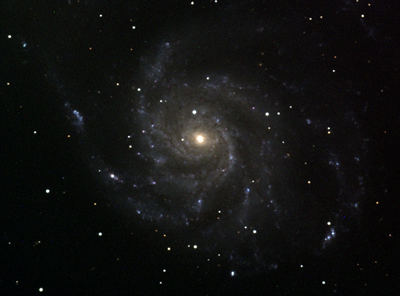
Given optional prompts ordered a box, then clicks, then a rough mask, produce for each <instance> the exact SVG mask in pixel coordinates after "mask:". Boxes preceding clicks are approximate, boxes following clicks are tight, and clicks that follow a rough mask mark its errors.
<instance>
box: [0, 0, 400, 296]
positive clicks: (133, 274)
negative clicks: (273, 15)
mask: <svg viewBox="0 0 400 296" xmlns="http://www.w3.org/2000/svg"><path fill="white" fill-rule="evenodd" d="M309 2H310V3H311V1H309ZM318 3H319V4H320V5H326V6H325V7H323V10H324V11H326V12H331V13H332V15H335V13H336V14H337V11H338V10H340V9H341V8H342V7H343V6H345V5H344V4H343V3H344V2H340V1H335V2H334V3H333V4H332V3H330V4H326V3H325V4H322V3H321V2H318ZM50 5H51V4H50ZM54 5H55V6H57V5H56V4H54ZM106 5H119V2H116V3H115V4H104V2H102V1H101V2H99V4H98V5H97V4H91V5H90V6H89V7H90V9H88V10H89V13H88V14H90V10H91V9H99V11H104V9H105V7H104V6H106ZM2 6H3V7H2V12H0V15H1V17H0V27H1V28H0V33H1V35H0V52H1V54H2V56H1V58H0V99H1V106H2V107H1V109H0V118H1V128H0V130H1V143H0V163H1V168H2V172H1V182H0V184H1V186H0V194H1V196H0V211H1V212H0V293H1V294H2V295H13V294H22V295H33V294H35V293H39V292H38V289H39V288H40V287H44V292H43V293H46V292H47V293H51V292H52V291H53V292H54V291H63V292H66V293H74V294H77V295H79V294H86V295H94V294H120V295H124V294H130V295H133V294H135V295H156V294H157V295H165V294H167V293H168V292H169V291H175V292H176V293H177V294H178V295H180V294H181V293H182V294H186V292H193V293H194V294H196V293H199V295H207V294H209V295H215V294H221V293H231V295H234V293H237V292H238V291H241V292H242V293H240V294H239V295H246V294H245V293H248V295H254V294H256V293H257V292H266V291H268V292H271V294H273V293H275V294H273V295H306V294H304V293H305V292H308V293H309V294H308V295H334V294H339V295H398V293H399V292H400V287H399V286H400V270H399V268H400V266H399V265H400V264H399V255H398V254H399V250H400V245H399V243H398V235H399V234H400V231H399V219H398V216H399V214H400V211H399V195H398V194H399V189H398V188H399V186H400V181H399V166H398V165H399V161H398V160H399V156H398V151H399V149H398V145H399V143H400V140H399V139H400V138H399V127H400V124H399V123H400V122H399V114H400V113H399V111H400V110H399V106H400V96H399V95H400V91H399V86H400V80H399V61H400V59H399V49H400V47H399V36H398V29H397V27H398V20H397V17H396V14H397V15H398V13H397V12H398V11H399V10H398V4H395V1H383V2H381V3H376V5H375V3H373V6H372V7H373V9H371V11H370V12H369V13H368V14H367V15H368V18H369V20H368V22H369V24H370V26H369V28H367V29H366V30H372V29H375V30H376V33H374V37H370V38H367V37H364V38H358V36H360V35H362V36H365V35H366V33H365V32H361V31H360V30H362V26H360V25H359V22H358V20H357V19H356V18H353V17H352V15H351V14H352V13H356V12H357V11H355V10H351V9H350V11H349V14H348V15H346V14H340V15H339V16H338V17H337V18H334V20H335V21H334V22H331V28H329V29H328V31H326V32H323V34H326V35H327V36H328V35H329V34H340V35H342V36H343V44H349V42H347V41H346V39H350V40H354V39H358V40H359V41H358V44H357V45H354V48H351V47H350V48H349V47H340V46H336V48H338V49H340V50H341V51H342V52H339V53H338V55H340V56H342V57H344V58H343V59H342V60H341V61H340V62H339V64H338V65H337V66H336V67H337V69H340V68H341V67H342V68H343V69H346V67H348V65H350V64H351V65H352V67H351V69H353V70H354V69H358V71H360V72H361V73H362V75H365V85H364V87H363V88H362V91H363V92H366V93H369V94H367V95H363V96H362V101H360V102H357V101H355V102H352V104H354V110H356V112H358V114H357V116H358V118H359V119H360V124H361V125H362V126H363V128H362V133H364V134H365V137H366V138H369V139H370V142H369V144H368V145H369V160H368V163H367V164H366V165H368V166H369V175H368V176H367V180H368V184H367V192H368V194H367V195H366V197H365V198H366V200H365V201H364V203H363V205H362V218H361V227H360V232H359V233H357V234H356V235H355V237H353V239H350V240H347V241H344V242H343V243H345V244H346V243H347V244H349V245H350V247H351V250H353V252H352V253H351V254H348V257H345V258H336V257H335V252H334V250H333V251H332V252H328V253H327V254H326V255H325V257H323V259H326V260H327V261H328V262H336V261H339V262H340V264H339V266H340V267H341V268H340V269H338V270H339V271H340V272H343V271H344V270H345V272H343V274H341V275H338V278H339V279H340V280H339V282H340V284H341V285H342V286H344V287H346V288H345V289H338V291H337V293H334V292H333V290H332V289H324V288H323V287H321V286H320V285H318V284H319V283H317V279H318V275H319V274H323V273H325V272H326V270H319V264H318V262H315V261H313V259H312V258H310V259H308V260H309V261H310V264H311V265H312V266H314V269H312V270H311V271H309V272H308V274H307V275H304V274H303V273H301V271H299V270H290V267H288V268H285V267H284V266H283V267H282V268H280V270H279V271H277V272H275V273H273V274H272V275H271V274H261V275H259V276H255V277H252V278H250V279H248V278H238V279H236V280H235V281H234V282H232V281H231V280H229V279H227V278H226V277H225V275H223V272H220V273H219V272H215V271H214V273H213V271H212V270H209V274H207V275H205V274H203V273H201V272H200V271H199V270H201V268H196V267H195V266H198V265H199V264H198V262H199V261H200V260H198V259H199V258H196V257H185V256H182V257H181V258H178V257H169V256H166V255H161V254H163V253H162V252H161V249H164V245H163V244H162V243H161V241H159V238H158V237H157V236H156V235H153V236H152V235H149V234H148V232H146V231H145V229H143V228H142V227H140V224H136V225H135V223H134V221H127V219H126V217H125V216H124V215H121V212H120V210H118V209H114V208H112V207H110V206H109V204H108V203H107V202H102V203H99V205H98V206H97V207H96V209H95V210H94V209H93V206H92V204H93V203H94V202H98V201H99V200H106V198H105V196H104V190H105V189H104V188H102V187H101V185H100V186H99V183H98V181H97V180H96V179H95V178H94V176H92V173H91V170H90V168H89V163H88V161H87V160H86V159H85V157H84V155H82V154H80V151H81V149H83V145H82V143H80V141H81V140H80V138H79V137H78V135H77V134H76V131H75V129H74V127H73V126H72V125H71V124H70V123H69V121H68V120H67V118H66V112H65V109H64V108H63V98H62V94H60V91H59V90H57V88H56V86H55V85H54V84H52V83H51V81H53V80H52V77H46V75H49V73H48V71H47V68H48V67H47V66H48V65H47V64H46V62H47V58H46V55H45V54H44V55H43V54H42V53H40V52H41V49H40V48H39V47H40V43H41V42H42V41H41V38H47V35H46V31H45V28H46V26H49V25H51V24H52V23H53V22H52V21H50V22H48V21H44V16H42V15H41V13H43V14H44V12H43V11H45V10H46V9H51V8H49V7H48V8H43V7H44V4H43V3H42V2H41V1H32V2H30V1H29V2H28V1H27V2H23V1H15V2H14V1H8V2H7V3H5V4H3V5H2ZM99 6H103V7H99ZM297 6H299V7H300V8H301V10H302V11H305V12H309V13H310V14H313V10H318V9H321V8H320V7H315V6H314V5H311V4H310V5H308V4H307V3H306V2H303V1H302V2H301V4H297ZM11 7H12V8H11ZM308 7H310V8H308ZM150 9H152V13H151V16H150V17H149V15H148V14H146V13H145V12H144V13H143V18H144V19H143V20H140V21H138V23H140V22H150V23H151V25H148V26H146V28H151V27H154V28H160V27H165V26H166V25H171V26H173V23H174V22H177V23H178V22H185V21H189V20H190V18H191V16H190V15H189V16H188V15H187V14H186V12H185V6H184V5H182V4H180V3H179V2H177V3H176V2H174V5H156V4H154V3H149V10H150ZM32 10H37V12H38V13H37V17H38V22H37V26H36V27H32V26H30V23H31V22H30V21H26V17H27V16H29V15H31V11H32ZM113 11H118V10H117V9H115V10H113ZM72 12H73V11H72ZM202 13H205V11H204V10H199V11H194V12H192V14H194V15H196V16H198V15H199V14H202ZM127 14H128V13H127ZM55 18H56V16H55ZM115 19H118V16H116V17H115ZM122 19H123V18H122V17H121V22H122ZM82 22H84V21H82ZM54 23H58V21H57V20H54ZM114 25H115V26H118V24H114ZM77 27H79V20H77ZM360 27H361V29H360ZM42 30H43V31H42ZM349 30H350V31H351V33H349ZM38 31H40V32H41V33H40V34H38ZM51 31H53V30H51ZM54 31H57V30H54ZM59 32H61V33H65V34H68V32H62V31H61V29H60V31H59ZM75 33H76V32H75ZM124 33H125V32H123V31H121V35H120V36H110V35H106V36H107V39H108V42H110V43H113V44H116V43H118V42H121V44H123V43H124V42H125V41H126V40H124V35H125V34H124ZM8 34H11V35H12V36H13V38H11V39H8V38H7V35H8ZM142 34H143V36H142V38H143V39H146V38H148V37H149V36H151V35H155V34H156V32H152V31H151V30H150V29H148V31H145V32H143V33H142ZM371 34H372V33H371ZM125 38H127V37H125ZM333 38H334V39H335V40H338V39H337V38H336V37H333ZM23 40H24V42H26V43H27V45H28V46H27V48H23V47H22V46H21V42H23ZM88 42H89V41H88ZM38 46H39V47H38ZM55 46H56V45H55ZM138 46H144V45H143V44H141V43H140V42H139V41H138ZM32 47H33V48H32ZM116 47H118V46H116ZM360 48H364V50H363V51H362V52H361V53H360V51H359V49H360ZM360 54H362V55H365V57H366V58H365V59H370V60H371V64H370V65H368V66H367V65H365V63H361V61H363V62H364V61H365V59H364V58H360ZM82 59H85V57H82ZM113 59H115V61H118V62H121V63H122V62H129V61H127V60H126V59H127V58H125V57H124V56H122V55H121V56H119V55H118V54H117V55H116V56H114V57H113ZM357 63H359V65H357ZM99 67H100V68H101V65H99ZM104 70H105V72H106V70H107V69H104ZM126 74H127V75H128V74H129V73H126ZM350 74H351V73H349V75H350ZM66 75H68V74H66ZM121 75H123V74H121ZM88 79H89V80H90V79H91V78H90V77H88ZM7 83H9V85H7ZM381 90H383V92H381ZM62 92H63V90H61V93H62ZM366 106H367V107H366ZM364 109H365V110H366V111H364ZM33 131H37V134H34V133H33ZM66 135H71V137H70V138H68V137H66ZM47 188H50V189H51V192H50V193H49V194H46V193H45V190H46V189H47ZM99 196H100V198H99ZM376 201H379V205H377V204H376ZM121 211H122V210H121ZM98 229H102V231H103V232H104V233H107V234H108V235H107V236H104V237H99V236H98V235H97V230H98ZM127 233H129V235H127ZM37 241H41V243H39V244H37ZM10 242H11V244H10ZM164 256H165V257H164ZM199 256H201V255H199ZM115 258H120V259H119V260H116V259H115ZM374 261H377V262H378V263H374ZM160 262H169V263H172V264H174V265H175V266H176V269H175V270H174V271H173V272H172V273H171V274H173V277H172V276H171V278H168V275H163V274H162V272H160V266H159V264H160ZM356 262H357V263H359V266H357V265H356V264H355V263H356ZM191 264H192V265H193V267H194V268H193V269H191V273H188V272H187V271H188V269H187V268H186V269H183V268H181V266H189V265H191ZM161 268H162V267H161ZM360 268H362V270H360ZM222 269H223V270H224V271H226V272H228V271H229V269H228V267H227V266H226V267H225V266H223V267H222ZM330 272H331V271H330ZM161 278H163V281H164V282H166V283H168V282H169V283H170V284H169V285H167V286H166V285H164V286H159V285H157V283H158V281H160V280H161ZM17 281H18V284H17V283H16V282H17ZM287 282H291V285H290V288H286V283H287ZM272 287H273V288H272ZM1 291H3V292H1ZM56 293H57V292H56ZM232 293H233V294H232ZM285 293H286V294H285ZM196 295H197V294H196ZM259 295H261V294H259Z"/></svg>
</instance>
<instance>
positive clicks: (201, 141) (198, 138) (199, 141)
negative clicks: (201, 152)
mask: <svg viewBox="0 0 400 296" xmlns="http://www.w3.org/2000/svg"><path fill="white" fill-rule="evenodd" d="M196 140H197V142H198V143H203V142H204V140H205V138H204V137H203V136H202V135H199V136H197V137H196Z"/></svg>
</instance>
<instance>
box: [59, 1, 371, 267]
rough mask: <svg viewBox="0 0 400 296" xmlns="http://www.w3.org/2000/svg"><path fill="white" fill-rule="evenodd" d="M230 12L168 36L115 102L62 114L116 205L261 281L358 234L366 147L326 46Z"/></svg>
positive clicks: (299, 29) (283, 24) (277, 24)
mask: <svg viewBox="0 0 400 296" xmlns="http://www.w3.org/2000/svg"><path fill="white" fill-rule="evenodd" d="M232 9H236V8H230V9H229V13H226V12H220V15H216V16H215V22H213V23H208V24H204V23H202V21H201V19H200V20H194V21H193V23H192V24H190V25H187V26H184V27H179V28H175V27H174V28H167V29H165V30H164V31H163V32H162V33H160V35H159V36H158V37H157V38H154V40H153V42H151V43H150V42H149V44H148V45H146V48H145V50H143V52H142V53H141V54H140V57H139V56H138V57H137V60H136V61H135V62H136V63H137V65H138V66H137V67H136V68H134V69H131V71H130V73H131V74H130V77H129V78H126V80H125V81H127V82H126V85H129V87H127V88H126V89H125V90H124V91H120V92H119V93H118V96H113V97H118V98H117V99H115V101H113V102H109V101H107V100H106V99H103V100H101V99H93V103H94V104H92V105H91V104H86V103H85V104H83V103H81V102H79V101H78V100H75V101H74V100H70V101H71V102H68V104H66V107H67V109H68V110H69V112H70V118H71V121H72V122H73V123H74V124H75V125H76V126H78V127H79V130H80V131H81V137H82V138H83V139H85V143H86V147H87V148H86V149H87V151H89V155H90V159H91V160H90V162H91V166H92V167H93V168H94V171H95V173H96V175H97V176H100V177H99V180H101V183H102V184H105V185H106V187H107V188H109V189H110V190H109V191H107V194H106V195H107V198H109V199H110V200H111V201H112V202H115V203H116V204H119V205H123V207H124V208H125V209H126V212H127V213H128V216H130V217H132V216H135V217H136V218H138V219H139V220H140V221H142V222H141V223H156V224H157V225H159V226H160V227H161V228H163V229H165V231H171V232H179V233H180V236H181V239H182V242H179V243H182V244H183V242H185V243H186V242H189V243H193V242H201V244H202V249H203V250H204V251H205V252H213V251H215V250H219V251H221V250H222V253H223V254H224V255H225V256H226V257H227V258H229V260H230V261H232V262H233V264H235V265H237V266H236V267H235V268H236V269H237V270H240V269H241V268H243V269H248V270H252V271H255V270H259V269H261V268H263V269H265V268H267V269H268V268H276V267H277V266H278V265H279V263H280V262H282V261H285V260H288V259H289V258H293V257H295V256H296V254H298V253H301V252H302V253H304V252H310V253H314V254H319V253H320V252H321V250H324V249H325V248H327V247H328V246H329V245H330V244H332V243H333V242H334V241H335V239H336V237H337V236H338V235H339V234H340V233H346V232H348V231H349V229H350V228H351V227H352V225H353V224H354V223H353V221H355V220H356V218H354V217H356V216H357V215H358V211H359V209H358V204H359V202H360V198H361V197H362V195H363V190H364V189H363V177H362V171H361V169H360V167H361V166H362V165H361V164H362V162H363V151H364V150H365V146H364V143H363V142H362V140H361V139H362V138H361V135H360V133H359V124H358V122H357V118H356V115H355V113H354V112H353V111H352V109H351V108H350V107H349V105H347V104H346V102H348V101H349V100H351V99H353V96H355V94H354V93H353V92H352V91H351V90H349V89H346V91H343V87H342V85H341V83H342V82H341V81H337V80H335V77H334V75H333V74H332V73H328V72H326V71H325V70H324V69H325V68H326V65H325V64H323V63H324V62H323V60H321V59H320V57H321V52H325V51H329V44H328V43H327V42H325V41H326V40H324V37H323V36H318V35H316V34H306V33H304V32H305V31H304V30H305V29H304V25H303V24H302V23H301V22H296V21H294V20H290V21H287V19H285V18H278V17H276V13H275V12H276V11H274V10H273V9H272V10H271V12H270V14H268V15H269V19H268V18H266V17H265V16H264V18H263V19H260V18H259V17H258V16H257V15H254V13H253V12H250V13H242V14H240V13H238V12H237V11H236V13H235V14H232V13H231V10H232ZM275 9H276V8H275ZM128 76H129V75H128ZM109 83H110V84H111V81H110V82H109ZM121 102H122V103H121ZM82 114H83V115H82ZM86 118H87V119H88V120H86ZM351 217H352V218H351Z"/></svg>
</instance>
